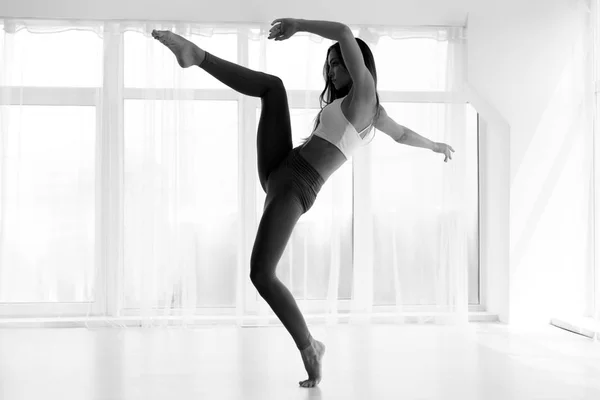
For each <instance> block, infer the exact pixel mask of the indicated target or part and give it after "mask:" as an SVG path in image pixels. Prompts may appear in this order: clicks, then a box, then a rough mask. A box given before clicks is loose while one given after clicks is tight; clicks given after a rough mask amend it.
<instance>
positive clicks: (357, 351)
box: [0, 323, 600, 400]
mask: <svg viewBox="0 0 600 400" xmlns="http://www.w3.org/2000/svg"><path fill="white" fill-rule="evenodd" d="M470 327H471V328H472V329H471V331H470V332H467V333H465V332H461V331H457V330H455V329H451V328H446V327H436V326H419V325H404V326H397V325H371V326H357V325H338V326H334V327H326V326H318V325H317V326H313V327H311V331H312V334H313V336H314V337H315V338H317V339H319V340H321V341H323V342H324V343H325V345H326V346H327V352H326V354H325V358H324V364H323V381H322V382H321V384H320V385H319V387H318V388H313V389H305V388H301V387H299V386H298V381H300V380H303V379H305V377H306V374H305V371H304V368H303V364H302V360H301V358H300V354H299V352H298V350H297V349H296V347H295V345H294V342H293V341H292V340H291V338H290V336H289V335H288V334H287V332H286V331H285V330H284V328H283V327H279V326H275V327H257V328H237V327H211V328H187V329H182V328H152V329H143V328H102V329H91V330H87V329H0V398H1V399H2V400H29V399H36V400H37V399H61V400H71V399H73V400H85V399H144V400H151V399H179V400H182V399H194V400H198V399H211V400H213V399H248V400H250V399H261V400H267V399H277V400H288V399H344V400H351V399H360V400H366V399H460V400H469V399H477V400H483V399H485V400H493V399H503V400H504V399H506V400H508V399H510V400H517V399H569V400H574V399H590V400H592V399H595V400H597V399H600V342H593V341H592V340H590V339H588V338H585V337H583V336H578V335H575V334H572V333H569V332H566V331H563V330H561V329H559V328H556V327H552V326H548V327H542V328H539V329H536V330H527V331H525V330H516V329H514V328H510V327H508V326H506V325H500V324H483V323H480V324H477V323H475V324H471V325H470Z"/></svg>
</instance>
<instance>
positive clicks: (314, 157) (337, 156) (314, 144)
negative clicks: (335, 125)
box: [299, 135, 346, 180]
mask: <svg viewBox="0 0 600 400" xmlns="http://www.w3.org/2000/svg"><path fill="white" fill-rule="evenodd" d="M299 153H300V155H301V156H302V157H303V158H304V159H305V160H306V161H307V162H308V163H309V164H310V165H311V166H312V167H313V168H314V169H315V170H317V172H318V173H319V174H320V175H321V176H322V177H323V179H324V180H327V179H328V178H329V177H330V176H331V174H333V173H334V172H335V171H336V170H337V169H338V168H340V167H341V166H342V165H343V164H344V163H345V162H346V157H345V156H344V154H343V153H342V152H341V151H340V149H338V148H337V147H335V146H334V145H333V144H331V143H329V142H328V141H327V140H325V139H322V138H320V137H318V136H314V135H313V137H312V138H310V140H309V141H308V142H306V143H305V144H304V146H302V147H300V149H299Z"/></svg>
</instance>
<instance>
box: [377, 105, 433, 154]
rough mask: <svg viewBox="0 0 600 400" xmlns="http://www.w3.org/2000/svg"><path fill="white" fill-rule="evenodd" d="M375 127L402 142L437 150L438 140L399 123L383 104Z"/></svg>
mask: <svg viewBox="0 0 600 400" xmlns="http://www.w3.org/2000/svg"><path fill="white" fill-rule="evenodd" d="M375 129H377V130H379V131H381V132H383V133H385V134H386V135H388V136H390V137H391V138H392V139H394V140H395V141H396V142H398V143H400V144H405V145H408V146H414V147H422V148H425V149H429V150H432V151H435V150H436V148H437V145H438V144H437V143H436V142H432V141H431V140H429V139H427V138H425V137H423V136H421V135H419V134H418V133H416V132H415V131H412V130H410V129H408V128H407V127H405V126H402V125H400V124H398V123H397V122H396V121H394V120H393V119H392V117H390V116H389V115H388V114H387V112H386V111H385V109H384V108H383V107H381V106H380V114H379V119H378V120H377V122H376V123H375Z"/></svg>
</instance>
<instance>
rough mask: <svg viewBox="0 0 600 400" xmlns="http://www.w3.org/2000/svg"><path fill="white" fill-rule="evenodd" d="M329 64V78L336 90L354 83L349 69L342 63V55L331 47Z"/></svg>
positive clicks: (328, 57)
mask: <svg viewBox="0 0 600 400" xmlns="http://www.w3.org/2000/svg"><path fill="white" fill-rule="evenodd" d="M327 64H328V65H329V75H328V77H329V80H331V83H332V84H333V86H334V87H335V90H338V91H339V90H341V89H343V88H345V87H346V86H348V85H350V84H351V83H352V78H351V77H350V74H349V73H348V70H347V69H346V68H345V67H344V66H343V65H342V63H341V57H340V55H339V54H338V53H337V51H336V50H335V49H331V51H330V52H329V55H328V56H327Z"/></svg>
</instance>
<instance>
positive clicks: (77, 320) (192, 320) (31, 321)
mask: <svg viewBox="0 0 600 400" xmlns="http://www.w3.org/2000/svg"><path fill="white" fill-rule="evenodd" d="M434 315H435V314H432V313H427V312H406V313H403V314H402V320H403V321H404V322H406V323H418V322H419V321H421V320H423V318H426V317H432V316H434ZM336 318H337V320H338V321H339V323H342V324H345V323H348V322H349V320H350V317H349V315H343V314H342V315H339V316H337V317H336ZM368 318H370V319H371V320H372V321H373V323H386V321H389V322H392V323H393V322H394V321H395V320H397V319H398V318H397V316H395V315H393V314H391V313H390V314H387V313H377V314H372V315H371V316H370V317H368ZM468 318H469V322H498V320H499V319H498V315H495V314H492V313H488V312H484V311H473V312H469V316H468ZM306 320H307V322H309V323H314V324H317V325H319V324H320V323H323V321H325V320H326V318H325V317H323V316H318V315H317V316H311V315H308V316H306ZM272 323H275V324H277V323H278V320H277V317H276V316H275V315H267V316H246V317H244V318H243V321H242V322H241V323H239V324H238V320H237V317H235V316H203V317H186V319H185V322H184V321H182V320H181V317H177V316H170V317H153V318H152V319H151V320H143V319H142V318H141V317H135V316H128V317H88V318H85V317H68V318H3V319H0V329H2V328H6V329H8V328H12V329H14V328H111V327H114V328H121V327H123V328H124V327H142V326H154V327H156V326H189V327H194V326H197V327H203V326H204V327H206V326H217V325H220V326H236V325H239V326H264V325H269V324H272Z"/></svg>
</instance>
